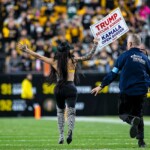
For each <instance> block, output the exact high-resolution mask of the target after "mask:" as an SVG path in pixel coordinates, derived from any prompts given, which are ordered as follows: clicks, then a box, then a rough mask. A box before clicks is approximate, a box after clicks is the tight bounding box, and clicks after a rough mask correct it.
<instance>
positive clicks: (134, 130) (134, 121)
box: [130, 117, 140, 138]
mask: <svg viewBox="0 0 150 150" xmlns="http://www.w3.org/2000/svg"><path fill="white" fill-rule="evenodd" d="M139 123H140V118H139V117H134V118H133V119H132V121H131V128H130V137H131V138H135V137H136V136H137V133H138V125H139Z"/></svg>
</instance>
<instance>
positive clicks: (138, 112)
mask: <svg viewBox="0 0 150 150" xmlns="http://www.w3.org/2000/svg"><path fill="white" fill-rule="evenodd" d="M140 45H141V38H140V36H139V35H137V34H131V35H129V37H128V39H127V48H128V51H126V52H124V53H123V54H121V55H120V56H119V58H118V59H117V61H116V63H115V66H114V68H113V69H112V71H111V72H110V73H109V74H108V75H106V77H104V79H103V81H102V83H101V85H100V86H98V87H96V88H94V89H93V90H92V91H91V93H92V94H93V93H95V96H96V95H97V94H98V92H99V91H101V90H102V89H103V88H104V87H105V86H106V85H108V84H110V83H111V82H112V81H113V80H114V79H115V78H116V77H117V75H118V73H119V71H120V70H121V74H120V85H119V88H120V101H119V117H120V118H121V119H122V120H123V121H125V122H127V123H128V124H130V125H131V128H130V137H131V138H135V137H136V138H137V139H138V145H139V147H145V146H146V144H145V142H144V122H143V114H142V109H143V108H142V106H143V101H144V98H145V95H146V93H147V91H148V87H149V83H150V76H149V75H150V61H149V59H148V58H147V56H146V55H145V54H144V53H143V52H142V51H141V50H140Z"/></svg>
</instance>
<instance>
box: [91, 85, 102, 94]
mask: <svg viewBox="0 0 150 150" xmlns="http://www.w3.org/2000/svg"><path fill="white" fill-rule="evenodd" d="M102 89H103V88H102V87H100V86H97V87H96V88H94V89H92V91H91V94H94V93H95V94H94V96H96V95H97V94H98V92H99V91H101V90H102Z"/></svg>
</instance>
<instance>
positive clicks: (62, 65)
mask: <svg viewBox="0 0 150 150" xmlns="http://www.w3.org/2000/svg"><path fill="white" fill-rule="evenodd" d="M70 49H73V47H71V46H70V45H69V43H68V42H61V43H60V44H59V45H58V47H57V52H56V54H55V57H54V60H57V72H56V70H55V69H54V68H53V67H52V66H51V73H50V75H49V84H52V83H56V82H57V78H58V82H57V86H59V87H61V86H62V85H63V84H64V83H65V82H66V81H67V77H68V58H70V59H71V60H72V63H73V64H75V61H74V59H73V57H74V56H73V55H72V54H71V53H70ZM76 68H77V67H76ZM78 81H79V78H78V73H77V69H76V70H75V82H78Z"/></svg>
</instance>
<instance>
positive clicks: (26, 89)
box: [21, 74, 34, 114]
mask: <svg viewBox="0 0 150 150" xmlns="http://www.w3.org/2000/svg"><path fill="white" fill-rule="evenodd" d="M21 87H22V92H21V98H22V99H24V100H26V105H27V107H26V109H25V111H24V113H23V114H25V113H27V112H28V111H32V112H33V109H34V108H33V102H32V100H33V98H34V94H33V90H32V87H33V86H32V74H27V76H26V78H25V79H24V80H23V81H22V83H21Z"/></svg>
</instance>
